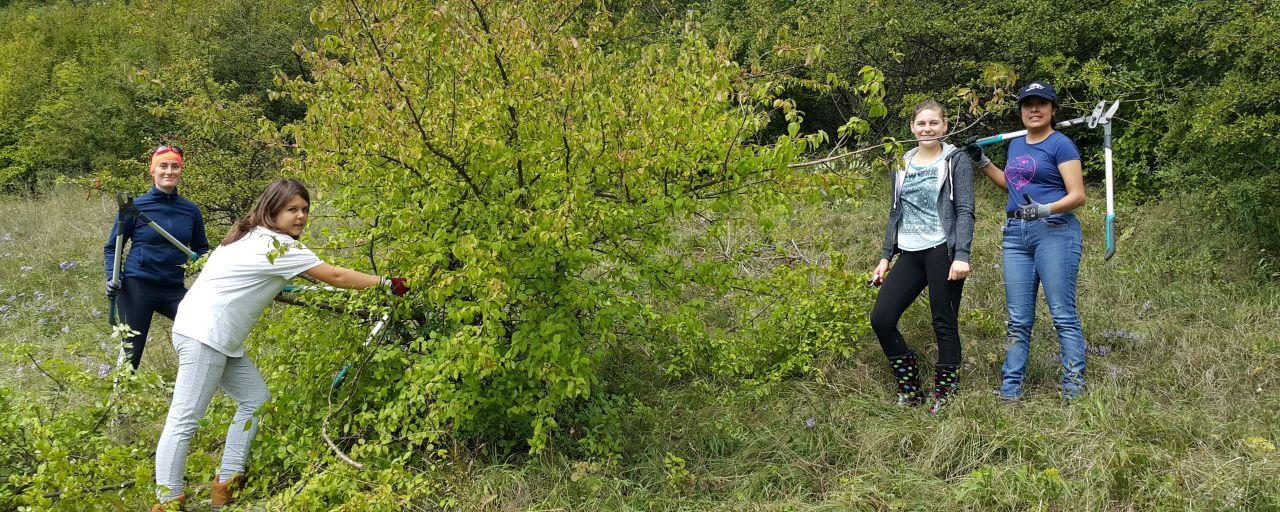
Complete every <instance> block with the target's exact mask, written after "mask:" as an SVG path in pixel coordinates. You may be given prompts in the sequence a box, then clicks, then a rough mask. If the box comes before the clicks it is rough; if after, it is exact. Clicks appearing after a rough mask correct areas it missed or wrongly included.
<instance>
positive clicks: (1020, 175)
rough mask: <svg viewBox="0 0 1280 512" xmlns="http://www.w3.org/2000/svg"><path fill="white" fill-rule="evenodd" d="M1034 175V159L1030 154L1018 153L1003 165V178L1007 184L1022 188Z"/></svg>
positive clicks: (1018, 188)
mask: <svg viewBox="0 0 1280 512" xmlns="http://www.w3.org/2000/svg"><path fill="white" fill-rule="evenodd" d="M1035 177H1036V159H1035V158H1032V157H1031V155H1018V156H1017V157H1014V159H1013V160H1012V161H1010V162H1009V163H1008V165H1005V166H1004V179H1005V181H1007V182H1008V183H1009V186H1011V187H1013V188H1015V189H1017V190H1022V187H1025V186H1027V184H1028V183H1031V180H1033V179H1035Z"/></svg>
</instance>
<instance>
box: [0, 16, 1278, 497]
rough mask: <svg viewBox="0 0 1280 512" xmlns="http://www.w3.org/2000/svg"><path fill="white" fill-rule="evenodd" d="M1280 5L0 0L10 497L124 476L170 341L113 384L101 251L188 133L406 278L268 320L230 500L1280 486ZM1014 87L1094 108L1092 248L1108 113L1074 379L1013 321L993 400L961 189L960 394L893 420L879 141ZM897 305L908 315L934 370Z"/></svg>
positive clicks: (225, 172)
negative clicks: (1110, 226)
mask: <svg viewBox="0 0 1280 512" xmlns="http://www.w3.org/2000/svg"><path fill="white" fill-rule="evenodd" d="M1277 20H1280V3H1277V2H1274V1H1246V2H1235V3H1218V2H1152V1H1147V0H1122V1H1116V2H1076V1H1073V2H1067V1H1057V0H1053V1H1039V2H1031V1H1025V0H996V1H992V2H983V3H968V2H945V1H937V2H919V1H903V2H878V1H870V2H867V1H859V2H854V1H832V2H782V1H752V0H748V1H738V2H733V1H704V2H697V1H688V2H680V1H659V0H655V1H649V2H632V1H614V2H580V1H548V2H538V3H533V2H527V3H526V2H498V1H488V2H481V1H479V0H475V1H449V0H441V1H438V2H422V3H419V2H409V3H405V2H390V1H349V2H338V1H320V2H316V1H293V0H285V1H274V2H261V1H253V0H239V1H213V2H186V1H178V2H147V1H143V2H138V1H132V2H114V1H107V2H94V3H89V2H22V1H19V2H10V1H3V0H0V189H2V190H3V193H4V199H3V201H0V205H2V206H0V213H3V214H2V215H0V254H2V255H3V258H0V270H2V271H3V275H4V277H3V278H0V300H2V301H4V302H3V304H2V305H0V314H2V315H3V317H2V318H3V320H4V329H3V334H0V347H3V354H4V355H3V359H2V360H3V362H4V364H5V368H6V371H5V372H3V376H0V509H12V508H21V509H31V510H45V509H67V510H83V509H86V508H90V509H105V510H133V509H138V508H141V507H142V506H143V505H145V504H146V503H147V502H148V500H149V499H150V498H149V497H150V495H151V489H150V485H149V482H150V481H151V475H150V471H151V467H150V464H151V461H152V459H151V453H152V451H153V449H154V443H155V438H156V436H157V435H158V432H159V427H160V425H161V424H162V422H163V411H164V409H165V407H166V406H167V403H168V396H169V393H170V387H171V386H170V383H171V382H172V376H173V371H174V366H175V365H174V356H173V354H172V350H171V349H168V348H167V347H165V343H163V342H156V341H154V340H167V333H166V332H165V328H164V326H165V325H167V324H160V325H158V326H155V327H153V332H152V338H153V342H152V343H150V344H149V347H150V348H149V353H148V356H147V360H146V361H144V368H143V370H144V371H142V372H140V373H138V374H136V375H133V376H131V377H129V378H127V379H125V383H124V385H123V388H122V390H120V391H113V390H112V386H111V380H112V378H113V375H112V374H111V373H112V372H111V371H110V364H109V363H112V362H113V361H114V359H115V350H116V347H115V343H116V341H115V340H113V339H111V338H110V332H111V330H110V328H109V327H108V326H106V320H105V319H103V318H102V313H101V310H103V309H105V303H104V301H103V300H102V298H101V297H100V295H99V294H100V288H101V284H102V283H101V281H102V279H101V273H100V270H99V268H100V261H101V260H99V259H97V258H100V257H101V256H100V254H101V249H100V245H99V244H101V243H102V242H103V241H104V240H105V236H106V235H105V234H106V232H107V231H108V230H109V224H110V222H111V218H112V216H113V215H114V206H113V203H112V200H111V199H110V198H109V197H110V196H111V195H112V194H113V193H114V192H116V191H129V192H132V193H139V192H141V191H143V190H145V187H146V186H147V184H146V180H145V173H144V172H143V170H144V169H145V163H144V162H145V158H146V156H147V154H148V152H149V151H148V150H149V148H152V147H154V146H156V145H157V144H159V143H172V144H178V145H181V146H183V147H184V148H185V150H186V152H187V154H188V163H187V165H186V167H185V169H184V176H183V178H184V184H183V186H182V192H183V194H184V195H187V196H188V197H191V198H192V199H193V200H195V201H196V202H197V204H199V205H200V206H201V208H202V209H203V210H204V212H205V216H206V219H207V220H208V221H209V231H210V237H211V239H218V238H220V236H219V235H221V234H222V233H223V232H225V229H226V227H227V226H228V224H229V223H230V221H231V220H232V219H234V218H235V217H237V216H238V215H241V214H243V213H244V212H245V211H247V210H248V207H249V206H250V204H251V202H252V200H253V199H254V197H256V194H257V192H258V191H260V190H261V187H262V185H263V184H264V183H265V182H266V181H269V180H271V179H274V178H276V177H280V176H294V177H299V178H301V179H303V180H304V181H306V182H307V183H308V184H309V185H311V186H312V187H313V190H315V194H316V196H315V199H316V201H315V202H316V214H317V215H316V217H317V219H316V222H315V225H314V226H313V230H312V233H311V234H310V235H309V238H310V239H309V240H308V242H309V244H310V245H312V246H313V247H316V248H317V250H318V251H319V252H321V254H322V256H323V257H326V258H328V259H330V260H332V261H334V262H336V263H340V264H346V265H351V266H355V267H357V268H361V269H363V270H368V271H382V272H383V273H387V272H394V273H397V274H400V275H405V276H407V277H409V278H410V279H411V280H412V281H413V282H414V283H418V285H417V287H416V289H415V292H414V293H413V294H411V295H410V296H409V298H408V299H407V300H405V301H393V300H389V299H388V298H387V297H383V296H381V295H378V294H376V293H363V294H348V295H343V296H341V297H331V296H324V295H306V294H303V296H300V297H296V298H295V299H293V300H294V301H295V302H298V303H300V304H302V305H301V306H286V305H279V306H277V307H274V308H272V310H270V311H269V312H268V314H267V315H266V316H265V317H264V320H263V323H262V325H261V326H260V327H259V329H258V331H257V332H256V333H255V335H254V338H253V339H252V340H251V342H250V343H251V345H253V346H255V347H257V348H256V351H257V352H256V353H255V354H254V357H255V359H256V360H258V361H259V364H260V366H261V367H262V369H263V373H264V375H265V376H266V378H267V381H268V384H269V386H270V387H271V389H272V392H273V395H274V399H273V401H272V402H271V403H270V404H269V405H268V407H267V419H266V422H265V426H264V429H263V431H262V432H261V433H260V435H259V439H258V444H257V446H256V447H255V452H254V455H253V461H252V463H251V464H252V467H253V468H254V470H253V471H254V478H253V480H252V481H251V484H250V488H249V489H248V492H247V494H246V498H247V500H246V502H247V503H246V508H250V509H272V510H276V509H280V510H284V509H290V510H292V509H316V510H323V509H349V510H381V509H387V510H402V509H415V510H434V509H464V510H475V509H492V510H522V509H555V508H565V509H580V510H598V509H640V510H652V509H688V510H706V509H725V510H740V509H760V510H823V509H829V510H844V509H867V510H879V509H907V510H918V509H931V508H935V507H946V508H983V509H1008V510H1024V509H1029V508H1039V509H1045V510H1061V509H1078V508H1084V509H1095V510H1127V509H1171V508H1180V509H1185V508H1188V507H1189V508H1192V509H1221V510H1240V509H1250V510H1276V509H1280V501H1278V500H1280V498H1277V496H1280V485H1278V484H1277V483H1276V479H1275V478H1274V475H1275V474H1277V472H1278V470H1280V465H1278V464H1277V454H1276V451H1275V442H1276V441H1277V439H1280V422H1278V421H1277V410H1280V407H1277V405H1280V404H1278V402H1277V395H1276V393H1275V392H1274V391H1273V389H1274V388H1275V386H1276V385H1277V383H1278V382H1280V364H1277V363H1280V341H1278V339H1277V336H1276V334H1275V333H1276V332H1277V327H1280V325H1277V323H1278V321H1277V319H1276V318H1274V311H1276V310H1278V309H1280V304H1277V299H1276V297H1277V295H1276V293H1275V291H1276V283H1277V277H1278V276H1280V271H1278V270H1277V265H1276V259H1275V252H1274V251H1275V250H1276V249H1277V248H1278V247H1280V206H1277V205H1280V170H1278V169H1277V166H1276V162H1277V161H1280V144H1277V143H1276V142H1275V140H1276V134H1277V132H1278V131H1280V73H1278V71H1280V64H1277V62H1276V58H1275V57H1276V48H1280V27H1277V26H1276V25H1277ZM1033 79H1042V80H1048V81H1050V82H1052V83H1053V84H1054V85H1055V86H1057V88H1058V90H1059V91H1060V94H1061V96H1062V104H1063V107H1064V112H1063V116H1064V117H1075V116H1077V115H1083V114H1084V113H1087V112H1088V111H1089V110H1090V109H1091V108H1092V106H1093V104H1094V103H1096V102H1097V101H1098V100H1101V99H1106V100H1121V101H1122V105H1123V106H1122V109H1121V111H1120V113H1119V114H1118V117H1117V123H1116V126H1115V129H1116V157H1115V161H1116V183H1117V190H1118V194H1119V196H1118V197H1119V203H1120V204H1121V211H1120V218H1121V221H1122V229H1121V235H1120V240H1121V241H1120V244H1121V249H1120V251H1121V252H1120V255H1119V256H1118V257H1117V259H1116V260H1113V261H1111V262H1103V261H1102V260H1101V258H1100V257H1099V256H1098V254H1099V253H1100V252H1101V251H1100V249H1099V247H1098V246H1099V245H1100V244H1101V236H1100V226H1099V224H1100V223H1099V222H1098V221H1099V220H1100V217H1101V213H1100V210H1099V208H1100V203H1101V201H1100V200H1099V199H1098V196H1099V194H1098V192H1099V190H1098V188H1097V186H1098V184H1099V183H1100V181H1101V170H1102V165H1101V151H1100V149H1099V148H1100V146H1101V136H1100V133H1099V132H1098V131H1077V132H1073V133H1071V134H1070V135H1071V136H1072V137H1073V138H1074V139H1075V140H1076V142H1077V144H1079V145H1080V146H1081V148H1082V152H1083V153H1084V154H1085V166H1084V167H1085V177H1086V181H1087V182H1088V184H1089V186H1090V201H1091V203H1090V204H1089V205H1088V206H1086V208H1085V210H1082V212H1081V216H1082V218H1083V219H1084V220H1085V230H1086V240H1087V242H1086V253H1087V255H1086V262H1085V268H1084V270H1083V273H1082V280H1081V303H1082V317H1083V319H1084V322H1085V325H1086V334H1087V336H1088V338H1089V341H1090V345H1091V351H1090V358H1091V361H1090V365H1091V379H1092V383H1093V391H1092V392H1091V393H1090V395H1089V396H1087V397H1086V398H1085V399H1083V400H1078V401H1074V402H1072V403H1069V404H1064V403H1061V402H1059V401H1058V400H1056V398H1052V394H1053V393H1052V386H1051V383H1052V381H1053V378H1052V375H1053V374H1054V371H1055V370H1054V362H1053V359H1052V357H1053V350H1052V347H1053V345H1054V342H1055V340H1054V339H1053V337H1052V335H1051V332H1050V331H1051V329H1047V328H1046V327H1044V326H1048V325H1050V323H1049V322H1048V321H1047V317H1045V316H1044V315H1043V314H1042V315H1041V321H1040V322H1038V323H1039V324H1040V325H1041V326H1042V327H1041V328H1040V329H1038V330H1037V335H1036V346H1037V350H1038V359H1036V360H1035V361H1033V368H1032V377H1033V379H1038V380H1039V381H1041V385H1042V387H1040V388H1039V391H1038V394H1039V395H1041V396H1040V397H1038V398H1035V397H1033V398H1032V399H1030V400H1028V401H1027V402H1028V403H1025V404H1023V405H1021V406H1018V407H1013V408H1010V407H1001V406H1000V405H999V404H996V403H995V401H994V400H992V399H991V397H990V396H989V394H988V393H987V391H988V389H989V388H990V387H991V385H992V384H993V383H994V379H995V375H996V374H997V372H998V359H999V357H1000V355H1001V354H1000V350H999V348H1000V346H1002V339H1003V318H1004V310H1003V302H1002V301H1003V295H1002V289H1001V288H1000V280H999V277H998V276H999V271H998V265H997V266H996V267H994V268H993V267H992V265H994V264H996V263H998V261H999V256H998V251H999V248H998V247H999V244H998V232H999V227H998V226H999V221H1000V220H1002V219H997V218H996V217H998V216H999V215H998V210H999V206H998V205H999V204H1000V201H1001V198H1000V197H999V196H998V193H997V191H995V190H993V189H992V187H990V186H985V188H983V187H980V191H979V196H980V197H979V230H978V236H977V237H976V240H975V250H974V253H975V255H977V256H976V258H977V261H976V262H975V269H976V270H977V272H975V276H974V278H973V279H971V280H970V283H969V285H968V286H967V293H966V306H965V308H964V309H965V311H964V312H963V313H962V324H963V331H962V332H963V335H964V336H965V339H966V350H967V356H966V357H967V361H969V364H968V365H967V366H966V368H965V371H966V375H965V376H964V377H963V379H964V380H965V382H966V385H965V388H964V392H963V393H962V394H961V396H960V398H959V400H957V402H956V403H955V404H954V405H953V406H952V407H951V408H950V410H948V411H946V412H945V413H944V414H942V415H940V416H939V417H926V416H924V415H923V414H916V413H914V412H911V411H899V410H897V409H896V408H894V407H892V406H891V405H889V404H890V402H891V401H892V400H891V398H890V396H889V395H890V394H891V393H890V390H889V379H888V375H887V371H885V370H884V368H883V367H884V366H885V364H884V361H883V357H882V356H881V355H880V354H879V349H878V347H877V346H876V344H875V342H874V337H872V336H871V335H870V333H869V332H868V326H867V325H866V312H867V311H868V309H869V305H870V304H871V302H872V301H873V300H874V292H873V291H871V290H869V289H867V288H866V287H865V286H863V285H862V283H863V282H865V274H866V271H867V270H869V269H870V268H871V266H872V265H873V264H874V262H875V259H876V258H878V242H879V238H878V236H877V232H882V231H881V230H882V229H883V224H882V223H883V212H884V210H885V207H884V204H886V201H887V199H886V198H885V197H884V196H885V192H886V190H884V189H885V188H886V185H885V181H884V175H885V172H886V169H885V163H886V162H887V161H891V160H892V159H893V158H894V155H895V154H898V153H899V152H900V151H901V150H902V149H903V146H902V145H899V144H892V143H891V142H893V141H894V140H895V139H898V140H900V139H907V138H909V132H908V131H907V130H906V118H907V116H908V115H909V112H910V108H911V107H912V106H913V105H914V104H915V103H916V102H918V101H920V100H922V99H925V98H937V99H939V100H941V101H943V102H944V103H946V104H947V105H948V106H949V107H950V108H951V109H952V115H951V119H952V126H953V127H954V128H966V127H968V128H969V131H968V132H966V135H967V134H990V133H994V132H997V131H1003V130H1010V129H1016V128H1018V126H1017V120H1016V113H1015V111H1014V109H1013V108H1012V104H1013V96H1014V95H1016V92H1017V87H1018V86H1020V85H1022V84H1024V83H1026V82H1027V81H1029V80H1033ZM955 138H956V139H959V140H963V137H962V136H956V137H955ZM959 140H952V141H951V142H952V143H958V142H959ZM886 142H890V144H884V143H886ZM882 144H883V145H884V146H883V147H882V148H874V149H873V150H871V151H867V152H865V153H862V154H860V155H859V156H857V157H854V158H845V159H841V160H838V161H835V162H834V163H832V164H828V165H821V166H806V167H798V166H795V165H794V164H796V163H797V162H801V161H805V160H810V159H814V158H820V157H824V156H828V155H832V154H839V153H841V152H843V151H846V150H849V149H854V148H870V147H873V146H878V145H882ZM991 153H992V156H993V158H994V159H995V160H996V161H997V162H1001V161H1002V155H1000V151H999V149H996V150H993V151H992V152H991ZM919 307H920V306H919V305H918V306H916V307H913V309H912V311H911V312H910V313H909V314H908V317H907V318H906V319H905V320H904V321H905V324H904V325H905V328H906V329H907V331H908V334H909V335H910V336H913V338H912V340H913V344H915V345H916V346H917V347H919V348H921V349H922V350H924V351H926V352H927V353H932V348H931V347H930V345H932V343H931V341H930V340H929V338H930V337H931V335H930V334H928V326H927V324H928V321H927V314H925V312H924V310H923V309H917V308H919ZM333 308H342V309H344V310H346V311H349V312H351V314H335V313H333V312H332V309H333ZM383 313H386V314H388V315H390V316H391V318H393V322H392V324H393V326H394V328H393V329H389V330H388V334H386V335H384V336H382V337H380V338H379V339H378V343H375V344H372V345H370V346H367V347H366V346H362V345H361V342H362V341H363V340H364V339H365V334H366V333H367V332H368V330H369V322H368V321H367V320H365V318H367V317H369V316H378V315H380V314H383ZM166 350H167V351H166ZM347 362H354V363H355V365H354V367H355V368H356V369H357V370H356V371H355V372H354V373H353V375H352V376H351V377H349V378H348V380H347V381H346V382H345V383H344V384H343V385H342V387H339V388H336V389H335V386H333V385H332V384H331V383H332V382H333V376H334V374H335V373H336V372H337V371H338V369H339V368H341V367H343V366H344V364H346V363H347ZM229 416H230V404H229V402H228V401H226V400H225V398H219V399H218V400H217V401H215V405H214V407H213V408H212V409H211V412H210V414H209V417H208V419H206V421H205V423H204V424H202V425H203V427H202V430H201V434H200V437H198V438H197V442H196V444H195V445H194V446H195V448H193V454H192V462H191V465H190V470H191V471H189V478H190V479H191V481H192V482H193V484H194V487H193V489H194V491H193V492H194V493H195V495H196V496H201V494H202V493H203V494H206V495H207V490H206V489H204V488H203V487H201V485H202V484H200V483H199V482H200V480H201V479H200V478H198V477H196V476H195V475H203V474H211V472H212V469H213V467H214V464H216V460H217V454H218V450H219V448H220V441H219V440H220V438H221V432H222V428H221V427H219V426H218V425H221V424H223V423H225V421H226V420H227V418H229ZM322 432H323V434H324V435H323V436H322V435H321V434H322ZM325 436H328V437H330V438H331V440H332V441H333V445H334V446H333V447H330V446H329V445H328V444H327V443H326V442H325V441H324V440H322V438H323V437H325ZM339 452H341V455H340V453H339ZM344 457H346V458H348V459H349V460H348V461H344V460H343V458H344ZM350 462H356V464H351V463H350ZM357 465H358V466H360V467H356V466H357Z"/></svg>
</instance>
